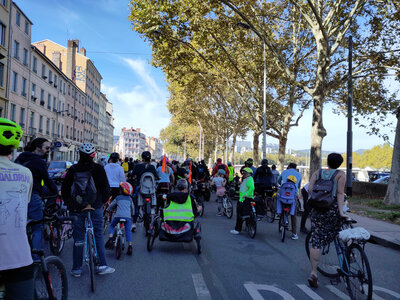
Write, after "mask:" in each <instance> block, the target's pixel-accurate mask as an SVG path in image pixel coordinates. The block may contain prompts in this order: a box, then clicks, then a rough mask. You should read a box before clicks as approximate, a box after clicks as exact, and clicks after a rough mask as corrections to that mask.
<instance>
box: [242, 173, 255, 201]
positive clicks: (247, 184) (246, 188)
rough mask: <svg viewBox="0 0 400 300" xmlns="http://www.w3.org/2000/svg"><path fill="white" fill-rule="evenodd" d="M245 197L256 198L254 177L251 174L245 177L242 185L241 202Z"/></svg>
mask: <svg viewBox="0 0 400 300" xmlns="http://www.w3.org/2000/svg"><path fill="white" fill-rule="evenodd" d="M244 198H254V179H253V177H251V176H249V177H247V178H246V179H244V180H243V182H242V184H241V185H240V191H239V202H243V201H244Z"/></svg>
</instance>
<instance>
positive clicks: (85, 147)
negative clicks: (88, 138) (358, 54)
mask: <svg viewBox="0 0 400 300" xmlns="http://www.w3.org/2000/svg"><path fill="white" fill-rule="evenodd" d="M79 151H80V152H83V153H86V154H92V153H93V152H96V148H95V147H94V146H93V145H92V144H91V143H83V144H82V145H80V146H79Z"/></svg>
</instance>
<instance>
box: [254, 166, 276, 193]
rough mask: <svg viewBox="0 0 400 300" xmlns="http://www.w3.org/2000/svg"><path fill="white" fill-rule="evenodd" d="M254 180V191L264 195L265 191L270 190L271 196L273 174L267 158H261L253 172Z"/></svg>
mask: <svg viewBox="0 0 400 300" xmlns="http://www.w3.org/2000/svg"><path fill="white" fill-rule="evenodd" d="M253 177H254V181H255V182H256V184H255V186H256V193H257V194H259V195H264V194H265V192H266V191H270V194H271V195H268V196H272V185H273V180H274V179H273V178H274V176H273V174H272V171H271V168H270V167H268V160H267V159H263V160H262V161H261V166H260V167H258V168H257V170H256V173H255V174H254V176H253Z"/></svg>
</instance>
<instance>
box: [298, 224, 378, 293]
mask: <svg viewBox="0 0 400 300" xmlns="http://www.w3.org/2000/svg"><path fill="white" fill-rule="evenodd" d="M355 223H357V222H356V221H354V220H351V219H346V220H345V221H344V224H343V226H342V230H345V229H351V228H353V227H352V224H355ZM311 234H312V232H310V233H309V234H308V235H307V237H306V241H305V246H306V253H307V256H308V258H310V247H311V246H310V238H311ZM366 242H367V241H366V240H354V239H348V240H347V241H346V240H343V239H342V238H340V233H338V234H337V235H336V236H335V238H334V240H333V241H332V242H331V243H330V244H328V245H327V246H325V247H324V248H322V250H321V257H320V260H319V263H318V268H317V270H318V272H320V273H321V274H322V275H324V276H326V277H328V278H333V279H335V278H336V279H337V280H338V282H339V281H340V278H343V279H344V280H345V283H346V289H347V291H348V293H349V296H350V298H351V299H360V296H361V297H362V298H364V297H366V299H372V290H373V284H372V273H371V268H370V265H369V262H368V258H367V255H366V254H365V252H364V249H365V244H366ZM333 245H334V249H335V250H336V251H334V250H333V251H330V250H331V249H332V248H333ZM358 293H360V294H361V295H359V296H357V294H358Z"/></svg>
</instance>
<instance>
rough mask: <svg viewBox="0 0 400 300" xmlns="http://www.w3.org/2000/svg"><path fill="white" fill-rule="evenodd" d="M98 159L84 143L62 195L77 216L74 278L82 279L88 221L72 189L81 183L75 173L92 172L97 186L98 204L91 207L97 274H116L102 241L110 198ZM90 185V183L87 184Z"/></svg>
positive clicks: (96, 201)
mask: <svg viewBox="0 0 400 300" xmlns="http://www.w3.org/2000/svg"><path fill="white" fill-rule="evenodd" d="M95 156H96V149H95V148H94V146H93V145H92V144H90V143H84V144H82V145H81V146H80V147H79V161H78V163H77V164H76V165H73V166H72V167H70V168H69V169H68V172H67V175H66V176H65V179H64V181H63V184H62V187H61V192H62V195H63V198H64V202H65V204H66V205H67V207H68V209H69V211H70V212H71V213H72V215H75V216H77V220H76V221H75V222H74V233H73V237H74V248H73V266H72V271H71V274H72V276H75V277H79V276H81V274H82V260H83V250H84V249H83V246H84V239H85V218H86V216H87V213H86V212H82V211H81V207H80V206H79V205H78V204H77V203H76V202H75V201H74V200H73V199H72V194H71V188H72V185H73V183H74V181H77V180H78V176H76V174H78V173H82V172H85V171H86V172H87V171H89V172H90V174H91V178H93V181H94V184H95V189H96V191H95V194H96V197H95V202H94V203H93V205H92V207H93V208H94V209H95V210H94V211H93V212H92V213H91V219H92V222H93V228H94V235H95V240H96V248H97V252H98V255H99V260H100V266H99V268H98V274H100V275H103V274H109V273H113V272H114V271H115V269H114V268H111V267H109V266H107V262H106V255H105V248H104V238H103V209H102V207H103V203H106V202H107V200H108V198H109V197H110V186H109V183H108V179H107V175H106V172H105V171H104V168H103V167H102V166H101V165H99V164H96V163H94V162H93V158H94V157H95ZM88 180H90V178H89V179H88ZM87 185H88V184H87Z"/></svg>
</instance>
